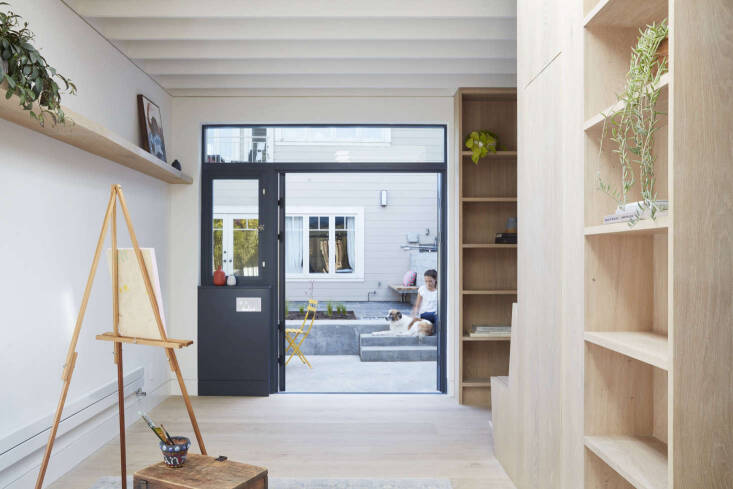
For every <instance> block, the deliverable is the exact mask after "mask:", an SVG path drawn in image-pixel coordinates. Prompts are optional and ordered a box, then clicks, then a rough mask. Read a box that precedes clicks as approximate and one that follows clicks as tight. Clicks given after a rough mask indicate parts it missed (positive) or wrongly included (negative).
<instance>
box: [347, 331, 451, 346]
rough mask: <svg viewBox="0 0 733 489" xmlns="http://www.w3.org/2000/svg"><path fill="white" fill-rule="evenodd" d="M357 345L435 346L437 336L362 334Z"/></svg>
mask: <svg viewBox="0 0 733 489" xmlns="http://www.w3.org/2000/svg"><path fill="white" fill-rule="evenodd" d="M359 344H360V345H361V346H362V347H364V346H417V345H426V346H437V345H438V337H437V336H424V337H422V338H420V337H419V336H386V335H385V336H373V335H371V334H362V335H360V336H359Z"/></svg>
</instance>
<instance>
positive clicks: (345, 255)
mask: <svg viewBox="0 0 733 489" xmlns="http://www.w3.org/2000/svg"><path fill="white" fill-rule="evenodd" d="M363 217H364V210H363V209H362V208H355V209H338V210H335V209H322V208H321V209H300V210H298V209H288V212H287V215H286V217H285V263H286V267H285V270H286V274H287V278H288V280H292V279H296V280H297V279H299V278H300V279H316V278H317V279H319V280H320V279H329V278H332V279H335V280H339V279H342V280H349V279H351V280H361V279H363V278H364V232H363V230H364V219H363Z"/></svg>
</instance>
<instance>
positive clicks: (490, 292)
mask: <svg viewBox="0 0 733 489" xmlns="http://www.w3.org/2000/svg"><path fill="white" fill-rule="evenodd" d="M461 293H462V294H463V295H517V291H516V290H463V291H461Z"/></svg>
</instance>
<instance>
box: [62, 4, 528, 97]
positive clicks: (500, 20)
mask: <svg viewBox="0 0 733 489" xmlns="http://www.w3.org/2000/svg"><path fill="white" fill-rule="evenodd" d="M64 2H65V3H66V4H67V5H68V6H69V7H70V8H72V9H73V10H74V11H76V12H77V14H79V15H80V16H81V17H83V18H84V19H85V20H86V21H87V22H88V23H89V24H90V25H91V26H92V27H94V28H95V29H96V30H97V31H98V32H99V33H100V34H101V35H103V36H104V37H105V38H107V39H108V40H109V41H110V42H111V43H113V44H114V45H115V46H116V47H117V48H118V49H119V50H120V51H121V52H122V53H124V54H125V55H126V56H127V57H128V58H130V59H131V60H132V62H133V63H135V64H136V65H137V66H139V67H140V68H141V69H142V70H143V71H145V72H146V73H148V74H149V75H150V76H151V77H153V78H154V79H155V80H156V81H157V82H158V83H159V84H160V85H161V86H162V87H163V88H165V89H166V90H167V91H168V92H169V93H170V94H171V95H197V94H209V93H210V94H218V93H220V94H224V93H228V94H231V93H237V92H242V93H248V92H263V91H278V90H279V91H292V90H329V91H339V90H340V91H344V90H351V91H358V90H378V91H385V90H395V91H402V92H407V91H409V92H416V91H422V92H438V93H450V94H452V93H453V92H454V91H455V89H456V88H458V87H477V86H493V87H501V86H515V85H516V71H517V70H516V57H517V47H516V44H517V28H516V26H517V19H516V10H517V5H516V0H301V1H298V0H64Z"/></svg>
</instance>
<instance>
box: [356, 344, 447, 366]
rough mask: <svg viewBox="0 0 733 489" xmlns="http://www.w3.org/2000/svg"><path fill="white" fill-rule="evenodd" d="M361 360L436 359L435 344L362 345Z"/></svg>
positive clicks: (436, 349) (425, 360)
mask: <svg viewBox="0 0 733 489" xmlns="http://www.w3.org/2000/svg"><path fill="white" fill-rule="evenodd" d="M360 356H361V361H362V362H428V361H435V360H437V359H438V348H437V347H435V346H425V345H417V346H362V347H361V351H360Z"/></svg>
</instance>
